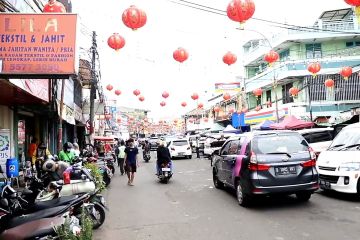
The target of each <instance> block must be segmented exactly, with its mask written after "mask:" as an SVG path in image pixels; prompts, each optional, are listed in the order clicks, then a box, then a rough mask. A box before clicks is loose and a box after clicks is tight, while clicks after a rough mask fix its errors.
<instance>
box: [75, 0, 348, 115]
mask: <svg viewBox="0 0 360 240" xmlns="http://www.w3.org/2000/svg"><path fill="white" fill-rule="evenodd" d="M187 1H188V2H192V3H196V4H200V5H205V6H208V7H212V8H216V9H221V10H226V7H227V5H228V3H229V2H230V1H229V0H187ZM254 2H255V5H256V10H255V14H254V16H253V17H254V18H260V19H266V20H271V21H277V22H284V23H288V24H294V25H301V26H311V25H312V24H313V23H314V22H315V21H316V19H317V18H318V17H319V16H320V15H321V13H322V12H323V11H325V10H333V9H341V8H347V7H348V5H347V4H346V3H345V2H344V1H343V0H315V1H314V0H302V1H291V0H272V1H269V0H254ZM72 3H73V12H74V13H78V14H79V16H80V22H81V24H80V25H79V27H80V29H81V33H80V34H79V36H78V42H79V45H80V46H81V47H82V48H83V49H82V50H81V51H82V54H84V51H85V50H84V49H88V48H89V47H90V45H91V37H90V32H91V31H96V33H97V36H98V37H97V40H98V47H99V49H98V52H99V55H100V63H101V75H102V79H101V81H102V83H103V87H104V91H105V93H106V95H107V98H108V99H116V100H117V102H118V104H119V105H123V106H127V107H135V108H143V109H148V110H150V111H151V112H150V117H152V118H154V119H155V120H156V119H157V120H158V119H173V118H176V117H180V116H181V115H182V114H185V113H186V112H187V111H190V110H191V109H193V108H195V106H196V102H194V101H193V100H192V99H191V98H190V96H191V94H192V93H193V92H197V93H198V94H199V95H200V100H199V101H200V102H204V103H205V102H206V99H207V98H208V97H209V96H211V94H213V91H214V84H215V83H217V82H233V81H234V80H235V79H236V76H241V75H242V72H243V70H242V69H243V68H242V56H241V52H242V51H241V50H242V44H243V43H244V42H246V41H248V40H249V39H252V38H260V37H261V36H260V35H259V34H257V33H254V32H250V31H246V30H245V31H239V30H237V29H236V28H237V27H238V26H239V25H238V23H236V22H233V21H231V20H230V19H229V18H228V17H227V16H221V15H217V14H213V13H209V12H205V11H200V10H197V9H193V8H189V7H186V6H182V5H179V4H176V3H184V2H183V1H181V0H121V1H120V0H102V1H98V0H86V1H85V0H73V1H72ZM84 3H86V5H83V4H84ZM130 5H136V6H137V7H139V8H141V9H142V10H144V11H145V12H146V14H147V23H146V25H145V26H144V27H143V28H140V29H138V30H137V31H132V30H131V29H129V28H127V27H126V26H125V25H124V24H123V22H122V20H121V16H122V13H123V11H124V10H125V9H127V8H128V7H129V6H130ZM245 29H249V30H251V29H252V30H256V31H260V32H262V33H264V34H265V35H266V36H271V34H273V33H274V32H280V31H284V30H283V29H279V28H273V27H271V26H270V25H269V24H264V23H262V22H259V21H256V20H249V21H248V22H247V23H246V25H245ZM113 33H119V34H120V35H121V36H123V37H124V38H125V41H126V44H125V46H124V48H123V49H121V50H120V51H118V52H116V51H114V50H113V49H111V48H110V47H109V46H108V45H107V39H108V37H109V36H110V35H112V34H113ZM178 47H183V48H185V49H186V50H187V51H188V53H189V59H188V60H187V61H185V62H184V63H182V64H180V63H178V62H176V61H175V60H174V59H173V56H172V54H173V51H174V50H176V49H177V48H178ZM227 51H231V52H233V53H235V54H236V55H237V57H238V61H237V62H236V63H235V64H234V65H231V66H230V67H229V66H227V65H226V64H224V63H223V62H222V57H223V55H224V54H225V53H226V52H227ZM107 84H112V85H113V86H114V89H119V90H121V91H122V95H120V96H116V95H115V94H114V92H108V91H107V90H106V89H105V86H106V85H107ZM135 89H139V90H140V91H141V95H143V96H144V97H145V101H144V102H140V101H139V100H138V99H137V98H136V97H135V96H134V95H133V93H132V92H133V90H135ZM163 91H167V92H169V94H170V96H169V98H168V99H166V102H167V106H166V107H161V106H160V102H161V101H163V100H164V99H163V98H162V97H161V93H162V92H163ZM205 91H206V92H205ZM183 101H185V102H187V103H188V106H187V107H186V108H183V107H181V102H183Z"/></svg>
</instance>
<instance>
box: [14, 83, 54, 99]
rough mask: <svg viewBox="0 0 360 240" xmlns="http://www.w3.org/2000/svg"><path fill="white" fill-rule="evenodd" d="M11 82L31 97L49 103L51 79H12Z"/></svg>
mask: <svg viewBox="0 0 360 240" xmlns="http://www.w3.org/2000/svg"><path fill="white" fill-rule="evenodd" d="M10 82H11V83H12V84H14V85H15V86H17V87H19V88H21V89H22V90H25V91H26V92H28V93H30V94H31V95H33V96H35V97H37V98H40V99H41V100H44V101H46V102H49V79H10Z"/></svg>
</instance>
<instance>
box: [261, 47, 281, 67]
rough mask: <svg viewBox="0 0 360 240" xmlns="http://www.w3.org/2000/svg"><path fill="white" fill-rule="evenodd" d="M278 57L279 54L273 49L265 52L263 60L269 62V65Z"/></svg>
mask: <svg viewBox="0 0 360 240" xmlns="http://www.w3.org/2000/svg"><path fill="white" fill-rule="evenodd" d="M278 59H279V54H278V53H277V52H275V51H273V50H271V51H270V52H268V53H267V54H265V56H264V60H265V61H266V62H268V63H269V65H270V66H272V65H273V64H274V62H276V61H277V60H278Z"/></svg>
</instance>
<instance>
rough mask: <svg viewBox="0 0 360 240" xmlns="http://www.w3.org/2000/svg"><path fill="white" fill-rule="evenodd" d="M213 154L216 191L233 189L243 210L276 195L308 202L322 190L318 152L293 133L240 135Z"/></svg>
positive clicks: (271, 132) (275, 132) (272, 132)
mask: <svg viewBox="0 0 360 240" xmlns="http://www.w3.org/2000/svg"><path fill="white" fill-rule="evenodd" d="M214 154H215V162H214V166H213V181H214V185H215V187H216V188H223V187H225V186H227V187H231V188H234V189H235V190H236V196H237V200H238V203H239V204H240V205H242V206H247V205H248V204H250V203H251V201H252V199H253V198H254V197H255V196H256V195H270V194H275V193H281V194H296V196H297V198H298V199H299V200H301V201H307V200H309V199H310V197H311V194H312V193H313V192H314V191H315V190H317V189H318V188H319V184H318V173H317V170H316V167H315V164H316V160H315V159H316V155H315V152H314V151H312V150H311V148H310V146H309V145H308V143H307V142H306V140H305V139H304V138H303V137H302V136H301V135H300V134H299V133H297V132H294V131H266V132H250V133H244V134H241V135H237V136H236V137H233V138H230V139H229V140H227V141H226V142H225V143H224V145H223V146H222V148H221V149H220V150H219V151H215V153H214Z"/></svg>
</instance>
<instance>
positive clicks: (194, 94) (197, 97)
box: [191, 93, 199, 100]
mask: <svg viewBox="0 0 360 240" xmlns="http://www.w3.org/2000/svg"><path fill="white" fill-rule="evenodd" d="M191 98H192V100H198V99H199V95H198V94H197V93H193V95H191Z"/></svg>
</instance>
